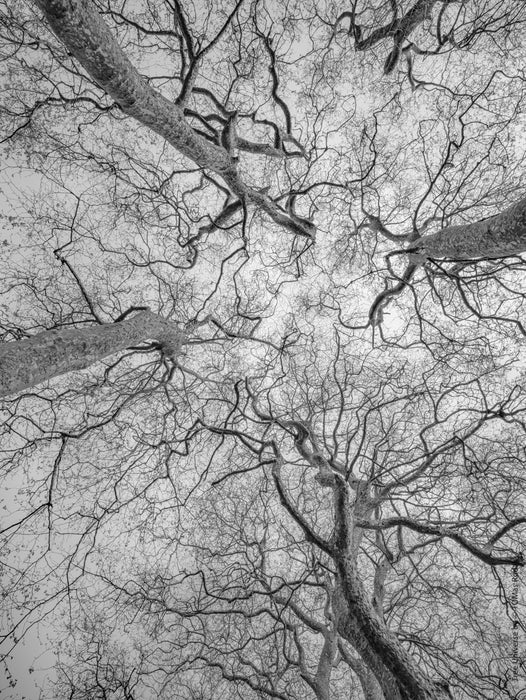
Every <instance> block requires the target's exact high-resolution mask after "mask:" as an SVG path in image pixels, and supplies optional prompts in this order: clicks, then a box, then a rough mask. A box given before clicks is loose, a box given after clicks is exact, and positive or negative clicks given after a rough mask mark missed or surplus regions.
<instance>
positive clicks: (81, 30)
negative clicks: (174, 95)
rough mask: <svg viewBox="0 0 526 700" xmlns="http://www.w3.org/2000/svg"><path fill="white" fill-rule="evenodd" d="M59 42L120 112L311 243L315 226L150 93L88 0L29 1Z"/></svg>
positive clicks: (156, 94)
mask: <svg viewBox="0 0 526 700" xmlns="http://www.w3.org/2000/svg"><path fill="white" fill-rule="evenodd" d="M33 2H34V3H35V5H37V7H39V8H40V9H41V10H42V12H43V13H44V16H45V18H46V20H47V22H48V23H49V25H50V27H51V29H52V30H53V32H54V33H55V34H56V36H57V37H58V39H60V41H62V43H63V44H64V45H65V46H66V47H67V48H68V50H69V51H70V52H71V53H72V54H73V56H74V57H75V58H76V59H77V61H78V62H79V63H80V64H81V65H82V67H83V68H84V69H85V70H86V72H87V73H88V74H89V75H90V76H91V77H92V78H93V80H95V81H96V82H97V84H98V85H100V87H101V88H102V89H103V90H104V91H105V92H106V93H107V94H108V95H109V96H110V97H111V98H112V99H113V100H115V102H116V103H117V104H118V105H119V106H120V107H121V109H122V110H123V112H125V113H126V114H128V115H129V116H130V117H133V118H134V119H136V120H137V121H138V122H140V123H141V124H143V125H144V126H146V127H148V128H149V129H151V130H152V131H155V132H156V133H157V134H159V135H160V136H162V137H163V138H164V139H166V141H167V142H168V143H170V144H171V145H172V146H173V147H174V148H175V149H176V150H178V151H179V152H180V153H182V154H183V155H185V156H187V157H188V158H190V159H191V160H192V161H193V162H194V163H197V165H199V166H200V167H202V168H209V169H210V170H213V171H214V172H215V173H217V174H218V175H220V176H221V177H222V178H223V179H224V180H225V182H226V183H227V184H228V186H229V187H230V189H231V190H232V191H233V192H234V193H235V194H236V195H237V196H238V197H239V198H240V199H241V200H242V201H248V202H252V203H253V204H255V205H257V206H259V207H260V208H261V209H262V210H263V211H265V212H266V213H267V214H268V215H269V216H270V217H271V218H272V219H273V220H274V221H275V222H276V223H278V224H280V225H282V226H286V227H287V228H288V229H289V230H290V231H291V232H292V233H295V234H297V235H300V236H305V237H307V238H311V237H313V235H314V233H315V228H314V225H313V224H311V223H310V222H309V221H306V220H304V219H301V218H300V217H297V216H293V215H291V214H289V213H287V212H286V211H285V210H284V209H282V208H281V207H279V206H278V205H277V204H276V203H275V202H274V201H273V200H272V199H271V198H270V197H268V196H267V195H266V194H264V193H262V192H259V191H257V190H254V189H252V188H251V187H249V186H248V185H246V184H245V183H244V182H243V180H242V179H241V177H240V175H239V173H238V171H237V166H236V161H235V160H234V158H233V157H232V155H231V154H230V153H229V151H228V150H227V149H226V148H223V147H222V146H218V145H216V144H214V143H212V142H211V141H209V140H208V139H206V138H204V137H203V136H201V135H199V134H198V133H196V132H195V131H194V130H193V129H192V127H191V125H190V124H189V123H188V121H187V120H186V118H185V114H184V110H183V107H182V106H181V105H179V104H177V103H175V102H172V101H171V100H168V99H167V98H166V97H164V95H162V94H161V93H160V92H158V91H157V90H155V89H154V88H152V87H151V86H150V85H149V83H148V82H147V81H146V80H145V78H143V77H142V76H141V75H140V74H139V72H138V71H137V69H136V68H135V67H134V66H133V65H132V63H131V62H130V60H129V59H128V58H127V56H126V54H125V53H124V51H123V50H122V49H121V47H120V46H119V44H118V43H117V42H116V41H115V39H114V37H113V35H112V33H111V31H110V29H109V27H108V26H107V25H106V23H105V22H104V20H103V18H102V17H101V15H100V14H99V12H98V11H97V9H96V7H95V5H94V3H92V2H89V1H88V0H33Z"/></svg>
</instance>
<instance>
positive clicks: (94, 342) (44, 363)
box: [0, 311, 183, 396]
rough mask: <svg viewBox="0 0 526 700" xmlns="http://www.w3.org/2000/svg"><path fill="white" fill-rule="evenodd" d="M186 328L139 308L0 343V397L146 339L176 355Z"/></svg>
mask: <svg viewBox="0 0 526 700" xmlns="http://www.w3.org/2000/svg"><path fill="white" fill-rule="evenodd" d="M182 337H183V334H182V331H181V330H180V329H179V328H178V327H177V326H176V324H175V323H174V322H173V321H168V320H166V319H164V318H161V317H160V316H158V315H157V314H154V313H152V312H151V311H141V312H140V313H138V314H136V315H135V316H133V317H132V318H130V319H126V320H124V321H119V322H118V323H103V324H101V325H97V326H89V327H88V328H68V329H58V330H51V331H44V332H42V333H38V334H37V335H35V336H33V337H32V338H28V339H26V340H19V341H14V342H9V343H1V344H0V396H7V395H9V394H14V393H15V392H18V391H21V390H22V389H28V388H30V387H33V386H35V385H37V384H40V383H41V382H43V381H46V380H48V379H52V378H53V377H58V376H59V375H61V374H66V373H67V372H72V371H74V370H79V369H85V368H86V367H89V366H90V365H92V364H93V363H95V362H97V361H98V360H102V359H103V358H104V357H108V356H109V355H114V354H115V353H117V352H120V351H121V350H124V349H126V348H127V347H130V345H135V344H136V343H140V342H143V341H145V340H148V339H152V340H157V341H158V342H159V343H161V345H162V346H163V350H164V351H165V352H166V353H167V354H170V355H175V354H176V353H177V352H178V350H179V348H180V346H181V343H182Z"/></svg>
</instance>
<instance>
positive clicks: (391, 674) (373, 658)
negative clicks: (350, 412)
mask: <svg viewBox="0 0 526 700" xmlns="http://www.w3.org/2000/svg"><path fill="white" fill-rule="evenodd" d="M354 510H355V503H353V497H352V495H351V493H350V490H349V487H348V484H347V483H346V482H345V481H344V480H343V479H342V478H341V477H338V478H337V479H336V482H335V516H336V523H335V524H336V541H335V554H334V560H335V564H336V567H337V572H338V575H337V580H338V585H339V590H340V592H341V596H340V601H344V602H345V606H343V605H342V603H341V602H340V606H339V607H340V610H339V613H338V629H339V631H340V634H342V636H344V637H345V639H347V640H348V641H349V642H351V644H353V645H354V647H355V648H356V650H357V651H358V653H359V654H360V655H361V656H362V658H363V659H364V661H365V662H366V663H367V665H368V666H369V668H370V669H371V670H372V671H373V673H374V674H375V676H376V679H377V681H378V683H379V684H380V687H381V688H382V692H383V694H384V695H385V697H386V700H451V694H450V693H449V690H448V689H447V687H444V686H443V685H442V684H441V683H440V682H437V681H434V680H431V679H430V678H428V677H427V676H426V675H425V673H423V672H422V670H421V669H420V668H419V666H418V664H417V663H416V662H415V660H414V659H413V658H412V657H411V655H410V654H409V653H408V652H407V650H406V649H405V648H404V647H403V646H402V644H401V643H400V642H399V640H398V639H397V638H396V636H395V635H394V634H393V633H392V632H391V630H390V629H389V628H388V627H387V626H386V625H385V624H384V622H383V621H382V620H381V619H380V617H379V616H378V615H377V613H376V611H375V610H374V608H373V606H372V605H371V604H370V603H369V601H368V599H367V595H366V593H365V590H364V587H363V584H362V582H361V580H360V578H359V576H358V573H357V566H356V556H354V555H353V542H354V539H355V534H354V532H355V527H354Z"/></svg>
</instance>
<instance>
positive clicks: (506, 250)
mask: <svg viewBox="0 0 526 700" xmlns="http://www.w3.org/2000/svg"><path fill="white" fill-rule="evenodd" d="M416 247H417V254H416V257H419V258H424V259H425V258H453V259H455V260H464V259H468V260H469V259H471V258H502V257H506V256H507V255H518V254H520V253H524V252H525V251H526V199H522V200H521V201H520V202H517V203H516V204H514V205H513V206H511V207H509V208H508V209H506V210H505V211H503V212H502V213H501V214H496V215H495V216H490V217H489V218H488V219H483V220H482V221H477V222H475V223H473V224H461V225H459V226H447V227H446V228H443V229H442V230H441V231H437V233H432V234H430V235H429V236H423V237H422V238H421V239H420V240H419V241H417V243H416Z"/></svg>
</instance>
